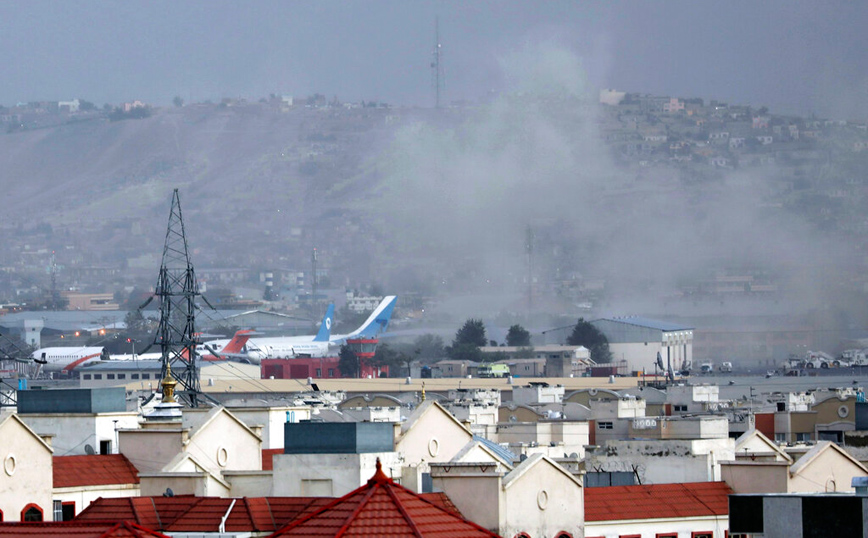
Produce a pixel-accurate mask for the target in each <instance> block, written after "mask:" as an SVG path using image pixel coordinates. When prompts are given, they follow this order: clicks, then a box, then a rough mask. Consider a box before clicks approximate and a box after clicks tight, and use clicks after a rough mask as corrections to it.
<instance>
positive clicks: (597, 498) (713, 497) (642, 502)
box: [585, 482, 732, 521]
mask: <svg viewBox="0 0 868 538" xmlns="http://www.w3.org/2000/svg"><path fill="white" fill-rule="evenodd" d="M730 493H732V490H730V489H729V486H727V485H726V483H724V482H692V483H685V484H652V485H646V486H610V487H601V488H585V521H623V520H629V519H640V520H641V519H662V518H678V517H701V516H726V515H728V514H729V500H728V495H729V494H730Z"/></svg>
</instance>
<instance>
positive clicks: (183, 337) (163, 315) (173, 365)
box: [153, 189, 200, 407]
mask: <svg viewBox="0 0 868 538" xmlns="http://www.w3.org/2000/svg"><path fill="white" fill-rule="evenodd" d="M155 295H156V296H157V297H158V298H159V300H160V326H159V328H158V329H157V334H156V336H155V337H154V344H153V345H159V346H160V351H161V352H162V357H161V361H162V373H161V376H160V377H161V378H162V379H165V378H166V375H167V374H169V373H170V372H171V374H170V375H171V376H172V377H174V378H175V380H177V381H178V383H180V385H181V387H180V388H181V391H180V396H181V398H183V400H184V401H185V402H186V403H187V404H188V405H189V406H190V407H198V406H199V396H200V386H199V357H198V356H197V355H196V345H197V344H199V343H200V342H199V341H198V336H197V334H196V310H195V309H196V297H197V296H198V295H199V285H198V283H197V282H196V273H195V271H194V270H193V264H192V262H190V256H189V253H188V251H187V237H186V235H185V234H184V220H183V219H182V218H181V201H180V199H179V198H178V189H175V191H174V193H173V194H172V209H171V210H170V212H169V226H168V229H167V230H166V243H165V246H164V247H163V261H162V263H161V264H160V276H159V277H158V279H157V289H156V292H155Z"/></svg>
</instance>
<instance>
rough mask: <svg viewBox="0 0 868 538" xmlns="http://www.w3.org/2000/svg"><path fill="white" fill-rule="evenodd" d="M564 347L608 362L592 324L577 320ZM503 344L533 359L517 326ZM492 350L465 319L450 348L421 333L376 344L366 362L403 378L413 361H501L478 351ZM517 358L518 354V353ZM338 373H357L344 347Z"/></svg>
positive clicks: (481, 330) (477, 326) (478, 327)
mask: <svg viewBox="0 0 868 538" xmlns="http://www.w3.org/2000/svg"><path fill="white" fill-rule="evenodd" d="M566 343H567V345H571V346H584V347H586V348H588V350H590V352H591V359H592V360H593V361H594V362H597V363H608V362H611V361H612V353H611V351H610V350H609V340H608V339H607V338H606V335H604V334H603V333H602V332H600V330H599V329H597V328H596V327H595V326H594V325H593V324H591V323H590V322H588V321H585V320H584V318H579V320H578V322H577V323H576V325H575V327H573V331H572V333H571V334H570V336H569V337H568V338H567V342H566ZM506 345H507V346H510V347H518V348H527V353H526V356H527V357H531V356H533V349H532V347H531V341H530V332H529V331H528V330H527V329H525V328H524V327H522V326H521V325H517V324H516V325H513V326H511V327H510V328H509V330H508V331H507V334H506ZM486 346H491V347H496V346H497V342H495V341H494V340H489V339H488V337H487V335H486V332H485V324H484V323H483V322H482V320H480V319H468V320H467V321H466V322H464V325H462V326H461V328H459V329H458V331H457V332H456V333H455V338H454V339H453V340H452V343H451V345H449V346H446V345H445V343H444V342H443V339H442V338H441V337H439V336H437V335H433V334H425V335H422V336H419V337H418V338H416V340H414V341H413V342H412V343H410V344H379V345H378V346H377V352H376V354H375V355H374V357H373V359H371V360H370V363H371V364H372V365H373V366H388V367H389V369H390V370H393V371H394V373H393V375H403V374H402V373H399V371H400V370H403V371H404V372H409V370H410V365H411V364H412V363H413V362H414V361H417V360H418V361H421V362H422V363H425V364H433V363H436V362H438V361H440V360H441V359H443V358H447V357H448V358H450V359H454V360H471V361H475V362H493V361H496V360H499V359H501V358H503V357H502V356H503V354H502V353H497V352H494V353H490V352H489V353H486V352H483V351H482V349H481V348H483V347H486ZM519 355H521V352H519ZM339 367H340V370H341V374H343V375H345V376H349V377H353V376H355V375H357V374H358V371H359V364H358V360H357V359H356V356H355V355H354V354H353V352H352V351H351V350H350V349H349V347H347V346H343V347H342V348H341V350H340V365H339Z"/></svg>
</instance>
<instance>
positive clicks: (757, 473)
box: [720, 461, 790, 493]
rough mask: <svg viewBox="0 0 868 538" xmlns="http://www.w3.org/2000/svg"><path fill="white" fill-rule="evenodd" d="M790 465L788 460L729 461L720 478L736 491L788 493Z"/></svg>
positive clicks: (723, 466)
mask: <svg viewBox="0 0 868 538" xmlns="http://www.w3.org/2000/svg"><path fill="white" fill-rule="evenodd" d="M789 473H790V466H789V464H788V463H787V462H750V461H738V462H727V463H724V464H722V465H721V466H720V478H721V479H722V480H723V481H724V482H726V483H727V485H729V487H730V488H732V491H733V492H735V493H786V492H787V488H788V483H789V476H790V475H789Z"/></svg>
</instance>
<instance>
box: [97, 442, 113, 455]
mask: <svg viewBox="0 0 868 538" xmlns="http://www.w3.org/2000/svg"><path fill="white" fill-rule="evenodd" d="M99 453H100V454H102V455H103V456H105V455H107V454H111V453H112V442H111V441H109V440H102V441H100V442H99Z"/></svg>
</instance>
